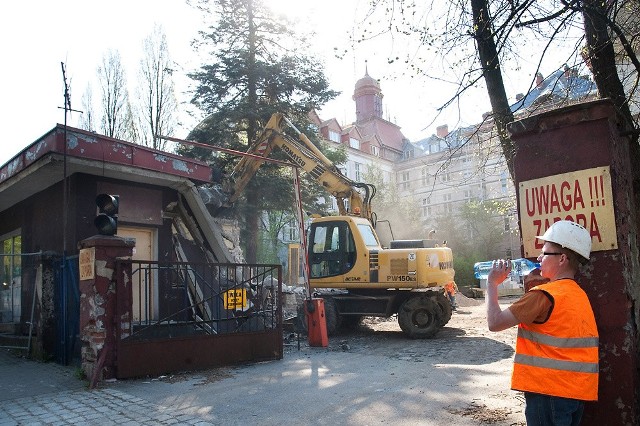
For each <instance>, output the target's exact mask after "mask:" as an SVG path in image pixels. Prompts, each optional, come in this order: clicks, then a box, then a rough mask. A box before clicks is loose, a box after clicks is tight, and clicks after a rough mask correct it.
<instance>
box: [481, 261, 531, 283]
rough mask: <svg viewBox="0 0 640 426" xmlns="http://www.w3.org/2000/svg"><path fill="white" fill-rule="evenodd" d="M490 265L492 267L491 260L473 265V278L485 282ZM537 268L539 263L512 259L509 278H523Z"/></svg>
mask: <svg viewBox="0 0 640 426" xmlns="http://www.w3.org/2000/svg"><path fill="white" fill-rule="evenodd" d="M491 265H493V260H488V261H486V262H477V263H476V264H474V265H473V272H474V275H475V277H476V278H477V279H479V280H486V279H487V277H488V276H489V271H490V270H491ZM539 267H540V264H539V263H537V262H532V261H531V260H529V259H522V258H521V259H514V260H512V261H511V276H513V277H524V276H525V275H527V274H528V273H529V272H531V271H532V270H534V269H535V268H539Z"/></svg>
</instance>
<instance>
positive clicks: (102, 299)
mask: <svg viewBox="0 0 640 426" xmlns="http://www.w3.org/2000/svg"><path fill="white" fill-rule="evenodd" d="M134 245H135V243H134V242H133V241H132V240H125V239H123V238H120V237H109V236H101V235H96V236H93V237H90V238H88V239H86V240H83V241H80V242H79V243H78V248H79V249H80V336H81V340H82V350H81V359H82V369H83V371H84V372H85V374H86V376H87V377H88V378H89V379H90V380H91V387H94V386H95V384H96V383H97V382H98V381H100V380H103V379H110V378H114V377H116V360H117V357H116V355H117V354H116V343H117V337H118V336H119V333H120V328H121V327H126V328H127V330H126V331H127V332H128V326H129V324H130V320H129V319H128V318H130V316H131V314H130V312H129V313H128V315H127V313H126V312H124V313H123V312H119V313H118V309H117V307H118V306H117V305H118V303H117V302H118V298H119V295H118V288H117V281H118V280H117V277H116V260H117V259H118V258H125V257H129V258H130V257H131V256H132V254H133V246H134ZM121 311H122V309H121ZM123 316H124V320H123V318H121V317H123Z"/></svg>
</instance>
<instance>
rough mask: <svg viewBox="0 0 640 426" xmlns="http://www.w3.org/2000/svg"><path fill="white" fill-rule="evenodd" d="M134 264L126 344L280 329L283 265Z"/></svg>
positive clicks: (132, 262)
mask: <svg viewBox="0 0 640 426" xmlns="http://www.w3.org/2000/svg"><path fill="white" fill-rule="evenodd" d="M129 262H131V290H132V291H131V301H132V303H131V305H132V309H131V318H132V321H131V330H130V331H131V334H130V335H129V336H126V337H127V338H134V339H135V338H147V337H150V336H157V337H171V336H185V335H194V334H225V333H238V332H243V331H261V330H264V329H274V328H278V327H280V326H281V325H282V310H281V308H280V303H279V302H280V300H281V298H282V269H281V266H280V265H239V264H194V263H184V262H176V263H160V262H150V261H129Z"/></svg>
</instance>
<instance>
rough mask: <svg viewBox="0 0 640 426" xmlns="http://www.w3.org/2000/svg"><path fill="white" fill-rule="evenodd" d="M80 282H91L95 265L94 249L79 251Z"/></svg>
mask: <svg viewBox="0 0 640 426" xmlns="http://www.w3.org/2000/svg"><path fill="white" fill-rule="evenodd" d="M78 262H79V269H80V280H92V279H93V278H94V270H95V263H96V248H95V247H90V248H84V249H81V250H80V253H79V256H78Z"/></svg>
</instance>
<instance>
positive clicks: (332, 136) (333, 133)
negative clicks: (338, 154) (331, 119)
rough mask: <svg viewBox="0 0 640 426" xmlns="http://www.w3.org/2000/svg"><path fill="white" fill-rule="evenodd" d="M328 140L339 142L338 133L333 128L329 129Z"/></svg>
mask: <svg viewBox="0 0 640 426" xmlns="http://www.w3.org/2000/svg"><path fill="white" fill-rule="evenodd" d="M329 140H330V141H334V142H338V143H340V133H338V132H336V131H335V130H329Z"/></svg>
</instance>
